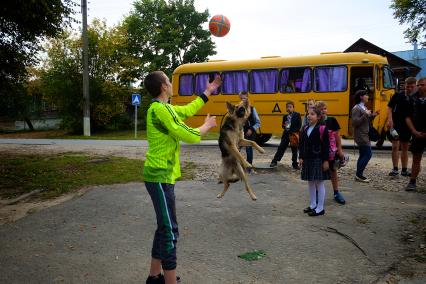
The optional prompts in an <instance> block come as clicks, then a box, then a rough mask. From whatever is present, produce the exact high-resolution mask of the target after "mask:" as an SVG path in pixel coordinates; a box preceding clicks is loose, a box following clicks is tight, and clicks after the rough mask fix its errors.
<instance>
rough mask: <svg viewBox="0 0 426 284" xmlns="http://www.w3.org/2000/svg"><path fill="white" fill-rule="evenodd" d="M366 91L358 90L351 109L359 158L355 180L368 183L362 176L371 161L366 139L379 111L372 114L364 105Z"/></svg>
mask: <svg viewBox="0 0 426 284" xmlns="http://www.w3.org/2000/svg"><path fill="white" fill-rule="evenodd" d="M368 94H369V92H368V91H367V90H359V91H357V92H356V93H355V106H354V107H353V108H352V127H353V134H354V140H355V143H356V144H357V145H358V149H359V158H358V161H357V165H356V174H355V180H357V181H360V182H369V181H370V180H369V179H368V178H366V177H365V176H364V170H365V168H366V167H367V164H368V162H369V161H370V159H371V156H372V153H371V143H370V139H369V137H368V131H369V129H370V122H371V120H373V119H374V118H375V117H376V116H377V115H378V114H379V110H378V111H376V112H372V111H371V110H369V109H367V107H366V106H365V104H366V103H367V102H368Z"/></svg>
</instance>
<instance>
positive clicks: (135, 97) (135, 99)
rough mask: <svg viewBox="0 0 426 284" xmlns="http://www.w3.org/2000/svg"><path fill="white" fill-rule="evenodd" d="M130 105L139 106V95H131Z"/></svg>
mask: <svg viewBox="0 0 426 284" xmlns="http://www.w3.org/2000/svg"><path fill="white" fill-rule="evenodd" d="M132 105H134V106H139V105H141V95H140V94H136V93H135V94H132Z"/></svg>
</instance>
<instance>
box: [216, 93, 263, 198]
mask: <svg viewBox="0 0 426 284" xmlns="http://www.w3.org/2000/svg"><path fill="white" fill-rule="evenodd" d="M226 106H227V108H228V113H227V115H226V117H225V122H224V123H223V125H222V127H221V128H220V136H219V148H220V151H221V152H222V171H221V174H220V176H219V179H220V180H221V181H222V182H223V185H224V188H223V192H222V193H220V194H219V195H217V198H222V197H223V196H224V195H225V193H226V191H227V190H228V188H229V184H230V183H231V182H237V181H239V180H242V181H243V182H244V184H245V186H246V190H247V192H248V194H249V195H250V197H251V199H252V200H256V199H257V197H256V195H254V192H253V190H252V189H251V187H250V185H249V184H248V181H247V174H246V171H245V169H247V168H252V167H253V166H252V165H250V164H249V163H248V162H247V161H246V160H245V159H244V157H243V156H242V155H241V153H240V151H239V148H240V147H243V146H251V147H254V148H255V149H256V150H257V151H258V152H260V153H265V150H263V148H261V147H260V146H259V145H257V143H256V142H254V141H250V140H247V139H244V133H243V127H244V124H245V122H246V120H247V118H248V117H249V116H250V109H251V108H250V105H249V102H248V101H246V102H240V103H239V104H237V105H233V104H231V103H229V102H227V103H226Z"/></svg>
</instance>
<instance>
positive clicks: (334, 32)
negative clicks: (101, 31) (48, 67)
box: [88, 0, 413, 60]
mask: <svg viewBox="0 0 426 284" xmlns="http://www.w3.org/2000/svg"><path fill="white" fill-rule="evenodd" d="M88 2H89V3H88V7H89V11H88V20H89V22H90V21H91V20H92V19H93V18H98V19H103V20H105V21H106V23H107V25H108V26H113V25H116V24H118V23H119V22H120V21H121V20H122V19H123V17H125V16H126V15H128V14H129V13H130V11H131V10H132V9H133V5H132V3H133V2H134V0H120V1H117V0H88ZM390 4H391V1H390V0H356V1H355V0H210V1H209V0H195V1H194V6H195V8H196V9H197V11H200V12H202V11H204V10H206V9H207V10H208V11H209V14H210V16H213V15H217V14H221V15H225V16H226V17H227V18H228V19H229V20H230V22H231V29H230V32H229V33H228V34H227V35H226V36H225V37H221V38H218V37H214V36H213V37H212V39H213V41H214V42H215V44H216V51H217V54H216V55H214V56H211V57H209V59H223V60H234V59H252V58H259V57H262V56H277V55H278V56H298V55H314V54H319V53H321V52H335V51H343V50H345V49H346V48H347V47H349V46H350V45H352V44H353V43H354V42H355V41H357V40H358V39H359V38H361V37H362V38H364V39H365V40H367V41H369V42H371V43H373V44H375V45H377V46H379V47H381V48H383V49H385V50H387V51H390V52H394V51H401V50H410V49H412V48H413V47H412V45H411V44H408V43H407V40H406V39H405V38H404V35H403V31H404V30H405V29H406V28H407V27H408V26H407V25H399V22H398V20H396V19H394V18H393V15H392V13H393V10H392V9H391V8H389V6H390ZM204 27H205V28H206V29H207V28H208V23H205V26H204Z"/></svg>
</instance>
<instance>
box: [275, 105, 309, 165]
mask: <svg viewBox="0 0 426 284" xmlns="http://www.w3.org/2000/svg"><path fill="white" fill-rule="evenodd" d="M286 107H287V114H286V115H284V116H283V122H282V128H283V129H284V132H283V135H282V136H281V142H280V145H279V146H278V149H277V152H276V153H275V155H274V158H273V159H272V161H271V165H270V166H271V167H276V166H277V163H278V162H279V161H281V159H282V157H283V156H284V153H285V150H286V149H287V147H288V144H289V143H290V136H293V139H298V137H299V131H300V128H301V127H302V119H301V117H300V113H298V112H295V111H294V102H292V101H288V102H287V104H286ZM296 137H297V138H296ZM292 144H293V145H290V148H291V153H292V156H291V160H292V166H293V168H294V169H299V166H298V162H297V147H298V145H297V143H292Z"/></svg>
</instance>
